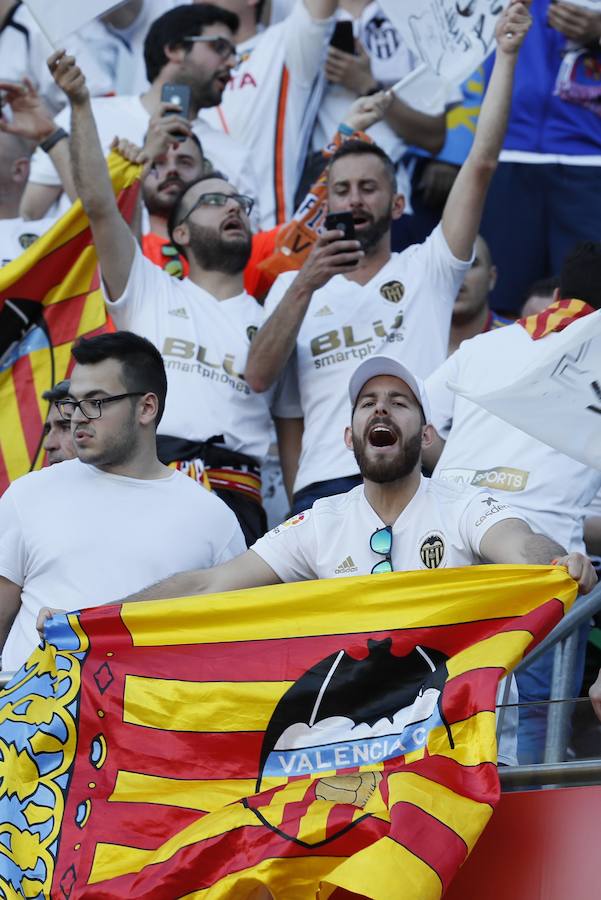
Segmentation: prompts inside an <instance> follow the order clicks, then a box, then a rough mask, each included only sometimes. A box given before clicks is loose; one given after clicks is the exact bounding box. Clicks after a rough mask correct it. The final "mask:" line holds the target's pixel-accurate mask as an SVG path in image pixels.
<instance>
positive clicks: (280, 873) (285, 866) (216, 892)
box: [180, 856, 390, 900]
mask: <svg viewBox="0 0 601 900" xmlns="http://www.w3.org/2000/svg"><path fill="white" fill-rule="evenodd" d="M339 862H340V860H339V859H337V858H336V857H328V856H319V857H316V856H313V857H309V858H307V857H304V858H300V859H298V858H297V859H266V860H263V861H262V862H261V863H259V864H258V865H256V866H249V868H248V869H244V871H243V872H233V873H232V874H231V875H226V876H225V878H221V879H220V880H219V881H218V882H217V883H216V884H214V885H212V886H211V887H210V888H205V889H204V890H199V891H192V893H191V894H186V895H185V897H180V900H204V898H205V897H209V896H210V898H211V900H233V898H238V897H240V898H242V897H244V900H247V898H249V897H252V891H253V889H254V888H255V887H258V886H259V885H264V886H266V887H268V888H269V890H270V891H271V893H272V894H273V896H274V897H277V898H282V900H307V897H314V896H316V894H315V885H318V884H319V882H320V881H322V880H323V879H325V878H327V876H328V874H329V873H330V872H332V871H333V870H334V869H335V868H336V866H337V865H338V863H339ZM242 878H243V879H244V887H243V888H242V893H241V894H239V893H238V892H237V890H236V888H237V887H238V889H239V888H240V885H239V882H240V881H241V879H242ZM334 890H335V888H327V887H326V888H324V889H322V891H321V892H320V894H319V897H320V900H327V898H328V897H330V896H331V894H332V893H333V892H334ZM389 900H390V895H389Z"/></svg>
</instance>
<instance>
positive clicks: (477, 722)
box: [405, 712, 497, 766]
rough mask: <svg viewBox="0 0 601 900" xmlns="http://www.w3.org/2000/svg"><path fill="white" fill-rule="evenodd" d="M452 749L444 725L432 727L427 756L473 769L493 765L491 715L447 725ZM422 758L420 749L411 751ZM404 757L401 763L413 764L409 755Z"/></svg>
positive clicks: (494, 744) (494, 741)
mask: <svg viewBox="0 0 601 900" xmlns="http://www.w3.org/2000/svg"><path fill="white" fill-rule="evenodd" d="M451 734H452V736H453V741H454V743H455V747H454V748H452V747H451V745H450V743H449V738H448V735H447V730H446V728H445V727H444V725H439V726H438V727H437V728H433V729H432V731H431V732H430V733H429V735H428V753H429V754H430V756H448V757H449V759H453V760H455V762H457V763H459V764H460V765H462V766H477V765H480V763H487V762H491V763H496V762H497V734H496V716H495V714H494V712H480V713H476V715H475V716H470V718H469V719H465V720H464V721H463V722H456V723H455V724H453V725H451ZM415 752H416V753H417V752H419V753H420V754H421V756H420V758H421V757H422V756H423V755H424V752H423V750H420V751H415ZM411 757H412V758H410V755H409V754H407V756H406V757H405V762H406V763H407V764H408V763H410V762H413V761H414V759H415V757H413V754H411Z"/></svg>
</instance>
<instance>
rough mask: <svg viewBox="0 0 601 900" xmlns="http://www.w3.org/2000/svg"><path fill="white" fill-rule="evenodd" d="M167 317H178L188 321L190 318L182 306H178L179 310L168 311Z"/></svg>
mask: <svg viewBox="0 0 601 900" xmlns="http://www.w3.org/2000/svg"><path fill="white" fill-rule="evenodd" d="M169 315H170V316H179V317H180V319H189V318H190V317H189V315H188V313H187V312H186V309H185V307H184V306H180V308H179V309H170V310H169Z"/></svg>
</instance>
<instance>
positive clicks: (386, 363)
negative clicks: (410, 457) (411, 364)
mask: <svg viewBox="0 0 601 900" xmlns="http://www.w3.org/2000/svg"><path fill="white" fill-rule="evenodd" d="M378 375H392V376H394V378H400V379H401V381H404V382H405V384H406V385H408V386H409V387H410V388H411V390H412V391H413V394H414V395H415V399H416V400H417V402H418V403H419V405H420V406H421V408H422V410H423V413H424V418H425V420H426V422H430V421H431V414H430V404H429V403H428V397H427V394H426V391H425V388H424V385H423V382H422V380H421V378H418V377H417V376H416V375H414V374H413V372H410V371H409V369H408V368H407V367H406V366H404V365H403V364H402V363H400V362H399V361H398V360H396V359H393V358H392V357H391V356H370V357H369V359H366V360H365V362H362V363H361V365H360V366H359V367H358V368H357V369H355V371H354V372H353V374H352V376H351V380H350V381H349V386H348V392H349V397H350V398H351V406H352V408H353V409H354V408H355V403H356V402H357V397H358V396H359V394H360V393H361V391H362V389H363V385H364V384H367V382H368V381H370V379H372V378H377V376H378Z"/></svg>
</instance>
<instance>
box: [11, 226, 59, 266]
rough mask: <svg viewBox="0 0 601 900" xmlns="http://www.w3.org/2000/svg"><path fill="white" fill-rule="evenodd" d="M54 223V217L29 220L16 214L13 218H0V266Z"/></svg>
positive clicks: (28, 245) (33, 241) (18, 254)
mask: <svg viewBox="0 0 601 900" xmlns="http://www.w3.org/2000/svg"><path fill="white" fill-rule="evenodd" d="M55 223H56V219H55V218H46V219H34V220H32V221H30V220H25V219H22V218H21V217H20V216H16V217H15V218H14V219H0V268H1V267H2V266H5V265H6V264H7V263H9V262H12V260H13V259H15V258H16V257H17V256H20V255H21V253H24V252H25V250H27V248H28V247H30V246H31V245H32V244H33V243H35V241H37V239H38V238H39V237H40V235H42V234H44V232H45V231H48V229H49V228H52V226H53V225H54V224H55Z"/></svg>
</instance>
